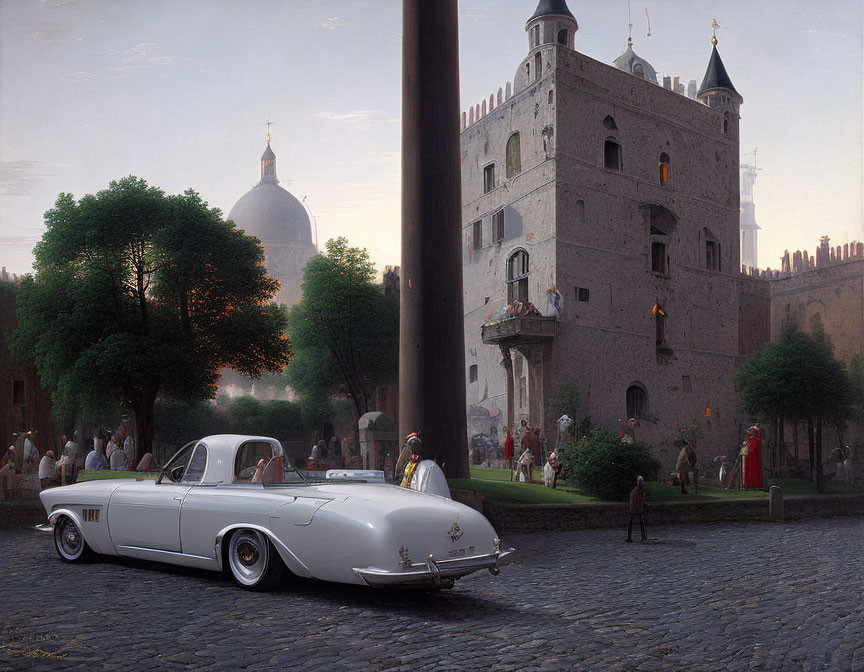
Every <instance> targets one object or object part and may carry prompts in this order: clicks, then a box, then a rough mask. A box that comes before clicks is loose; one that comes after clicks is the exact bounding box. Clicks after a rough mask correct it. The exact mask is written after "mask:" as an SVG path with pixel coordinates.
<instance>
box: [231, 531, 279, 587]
mask: <svg viewBox="0 0 864 672" xmlns="http://www.w3.org/2000/svg"><path fill="white" fill-rule="evenodd" d="M228 567H229V568H230V569H231V575H232V576H233V577H234V581H236V582H237V585H238V586H240V587H241V588H245V589H246V590H255V591H267V590H272V589H273V588H275V587H276V586H277V585H279V582H280V581H281V579H282V572H283V569H284V565H283V564H282V559H281V558H280V557H279V554H278V553H276V549H275V548H273V544H272V543H270V540H269V539H267V536H266V535H265V534H264V533H263V532H259V531H258V530H237V531H236V532H234V533H233V534H232V535H231V539H230V541H229V542H228Z"/></svg>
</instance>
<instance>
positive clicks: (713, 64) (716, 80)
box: [698, 45, 741, 96]
mask: <svg viewBox="0 0 864 672" xmlns="http://www.w3.org/2000/svg"><path fill="white" fill-rule="evenodd" d="M711 89H728V90H729V91H732V92H733V93H735V94H737V95H739V96H740V95H741V94H739V93H738V91H736V90H735V87H734V86H733V85H732V80H731V79H729V74H728V73H727V72H726V66H724V65H723V60H722V59H721V58H720V54H719V53H718V52H717V46H716V45H715V46H713V47H712V48H711V59H710V60H709V61H708V69H707V70H706V71H705V77H704V78H703V79H702V85H701V86H700V87H699V93H698V95H700V96H701V95H702V94H703V93H704V92H705V91H710V90H711Z"/></svg>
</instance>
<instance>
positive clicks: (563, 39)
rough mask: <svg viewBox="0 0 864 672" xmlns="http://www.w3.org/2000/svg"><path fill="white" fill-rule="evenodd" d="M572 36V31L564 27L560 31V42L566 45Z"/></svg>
mask: <svg viewBox="0 0 864 672" xmlns="http://www.w3.org/2000/svg"><path fill="white" fill-rule="evenodd" d="M569 37H570V33H569V32H568V30H567V29H566V28H562V29H561V30H559V31H558V44H563V45H564V46H565V47H566V46H567V44H568V42H569V40H568V39H567V38H569Z"/></svg>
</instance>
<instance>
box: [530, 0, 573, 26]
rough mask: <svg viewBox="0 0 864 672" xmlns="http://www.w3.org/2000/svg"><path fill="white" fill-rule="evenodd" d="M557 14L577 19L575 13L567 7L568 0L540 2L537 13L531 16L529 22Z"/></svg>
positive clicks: (544, 0) (541, 0)
mask: <svg viewBox="0 0 864 672" xmlns="http://www.w3.org/2000/svg"><path fill="white" fill-rule="evenodd" d="M550 14H557V15H560V16H569V17H570V18H571V19H574V20H575V19H576V17H575V16H573V12H571V11H570V9H569V8H568V7H567V0H540V2H539V4H538V5H537V11H536V12H534V13H533V14H532V15H531V18H530V19H528V20H529V21H533V20H534V19H536V18H537V17H540V16H548V15H550Z"/></svg>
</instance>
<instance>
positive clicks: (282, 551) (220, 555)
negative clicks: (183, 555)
mask: <svg viewBox="0 0 864 672" xmlns="http://www.w3.org/2000/svg"><path fill="white" fill-rule="evenodd" d="M234 530H257V531H258V532H261V533H262V534H264V535H266V537H267V538H268V539H269V540H270V542H271V543H272V544H273V547H274V548H275V549H276V552H277V553H278V554H279V557H280V558H282V562H284V563H285V566H286V567H287V568H288V569H289V570H290V571H291V573H292V574H296V575H297V576H301V577H304V578H310V577H311V576H312V572H310V571H309V568H308V567H306V565H304V564H303V563H302V562H301V561H300V559H299V558H298V557H297V556H296V555H295V554H294V552H293V551H292V550H291V549H290V548H288V546H287V545H286V544H285V543H284V542H283V541H281V540H280V539H279V538H278V537H277V536H276V535H275V534H273V532H272V531H271V530H269V529H267V528H266V527H263V526H262V525H255V524H250V523H234V524H232V525H228V526H227V527H225V528H223V529H222V530H220V531H219V534H217V535H216V542H215V544H216V561H217V562H218V563H219V569H220V570H221V569H223V565H224V558H225V554H224V551H225V550H227V549H225V548H223V544H222V542H223V541H224V540H226V539H227V538H228V536H229V535H230V533H231V532H233V531H234Z"/></svg>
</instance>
